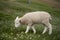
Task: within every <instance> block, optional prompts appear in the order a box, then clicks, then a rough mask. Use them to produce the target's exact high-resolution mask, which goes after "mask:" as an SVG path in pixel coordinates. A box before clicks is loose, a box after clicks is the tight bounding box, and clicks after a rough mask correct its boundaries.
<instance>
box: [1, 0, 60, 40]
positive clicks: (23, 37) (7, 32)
mask: <svg viewBox="0 0 60 40" xmlns="http://www.w3.org/2000/svg"><path fill="white" fill-rule="evenodd" d="M32 11H47V12H49V13H50V14H51V15H52V19H53V20H52V21H51V24H52V25H53V33H52V35H48V32H47V33H45V34H44V35H42V34H41V33H42V31H43V28H44V27H43V25H36V26H37V27H35V28H36V30H37V33H36V34H33V32H32V30H30V32H29V33H27V34H25V33H24V32H25V30H26V25H22V26H21V27H19V28H15V27H14V19H15V18H16V16H19V17H21V16H23V15H24V14H25V13H26V12H32ZM59 20H60V10H57V9H55V8H53V7H51V6H50V5H48V4H46V3H42V2H39V1H38V0H35V1H34V0H32V3H31V4H30V5H29V4H27V1H25V0H16V1H9V0H5V1H4V0H1V1H0V40H60V21H59Z"/></svg>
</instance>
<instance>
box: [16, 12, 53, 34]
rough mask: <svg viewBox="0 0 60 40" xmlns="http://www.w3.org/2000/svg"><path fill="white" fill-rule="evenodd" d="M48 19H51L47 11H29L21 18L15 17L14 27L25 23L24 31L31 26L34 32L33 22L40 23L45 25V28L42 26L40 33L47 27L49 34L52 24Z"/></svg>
mask: <svg viewBox="0 0 60 40" xmlns="http://www.w3.org/2000/svg"><path fill="white" fill-rule="evenodd" d="M49 20H51V16H50V14H49V13H48V12H44V11H36V12H30V13H26V14H25V15H24V16H23V17H21V18H19V17H16V19H15V27H19V26H20V25H21V24H26V25H27V29H26V31H25V33H27V32H28V31H29V29H30V28H32V30H33V32H34V33H36V30H35V28H34V24H40V23H41V24H43V25H45V28H44V30H43V32H42V34H44V33H45V32H46V31H47V29H48V30H49V34H52V25H51V24H50V22H49Z"/></svg>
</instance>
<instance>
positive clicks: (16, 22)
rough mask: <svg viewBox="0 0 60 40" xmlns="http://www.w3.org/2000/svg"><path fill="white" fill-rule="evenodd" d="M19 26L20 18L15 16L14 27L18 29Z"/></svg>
mask: <svg viewBox="0 0 60 40" xmlns="http://www.w3.org/2000/svg"><path fill="white" fill-rule="evenodd" d="M19 26H20V18H19V17H18V16H17V17H16V19H15V27H19Z"/></svg>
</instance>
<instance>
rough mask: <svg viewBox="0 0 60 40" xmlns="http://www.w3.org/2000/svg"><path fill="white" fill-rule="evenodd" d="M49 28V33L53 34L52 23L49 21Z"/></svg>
mask: <svg viewBox="0 0 60 40" xmlns="http://www.w3.org/2000/svg"><path fill="white" fill-rule="evenodd" d="M48 28H49V35H50V34H52V25H51V24H50V23H49V25H48Z"/></svg>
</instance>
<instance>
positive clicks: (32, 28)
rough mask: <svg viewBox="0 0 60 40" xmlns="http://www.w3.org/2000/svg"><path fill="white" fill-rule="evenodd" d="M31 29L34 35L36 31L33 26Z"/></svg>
mask: <svg viewBox="0 0 60 40" xmlns="http://www.w3.org/2000/svg"><path fill="white" fill-rule="evenodd" d="M31 28H32V30H33V32H34V34H35V33H36V30H35V28H34V26H32V27H31Z"/></svg>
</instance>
